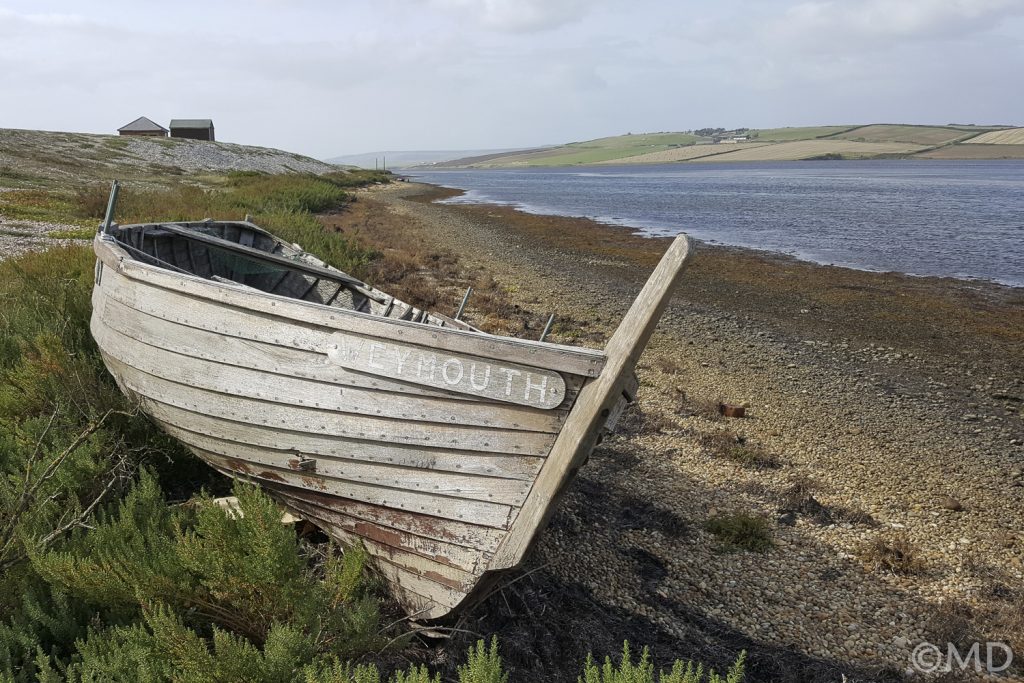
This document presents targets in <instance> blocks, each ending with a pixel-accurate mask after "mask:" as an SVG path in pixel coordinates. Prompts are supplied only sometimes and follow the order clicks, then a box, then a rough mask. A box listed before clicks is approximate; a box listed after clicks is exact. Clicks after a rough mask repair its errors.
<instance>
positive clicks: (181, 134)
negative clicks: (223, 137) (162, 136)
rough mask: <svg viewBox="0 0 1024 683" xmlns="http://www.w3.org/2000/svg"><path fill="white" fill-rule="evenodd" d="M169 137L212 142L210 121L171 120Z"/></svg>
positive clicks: (211, 122) (211, 123) (211, 124)
mask: <svg viewBox="0 0 1024 683" xmlns="http://www.w3.org/2000/svg"><path fill="white" fill-rule="evenodd" d="M171 137H172V138H188V139H190V140H210V141H211V142H212V141H213V140H214V137H213V121H212V120H211V119H171Z"/></svg>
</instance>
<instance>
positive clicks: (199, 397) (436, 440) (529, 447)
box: [103, 353, 554, 456]
mask: <svg viewBox="0 0 1024 683" xmlns="http://www.w3.org/2000/svg"><path fill="white" fill-rule="evenodd" d="M103 358H104V361H105V362H106V364H107V368H108V369H110V371H111V373H112V374H113V375H114V376H115V377H116V378H117V379H118V380H119V381H120V382H121V383H122V384H123V385H124V386H125V387H127V388H128V389H130V390H131V391H132V392H134V393H135V394H138V395H139V396H143V397H147V398H150V399H153V400H155V401H159V402H160V403H167V404H170V405H173V406H177V407H179V408H184V409H186V410H190V411H192V412H196V413H203V414H206V415H211V416H214V417H219V418H222V419H224V420H231V421H234V422H243V423H250V424H257V425H263V426H265V427H276V428H279V429H284V430H292V431H298V432H309V433H313V434H317V433H319V434H324V435H333V436H343V437H349V438H352V439H361V440H363V441H379V442H382V443H405V444H412V445H419V446H431V447H437V448H448V449H456V450H469V451H483V452H488V453H508V454H513V455H541V456H543V455H547V453H548V451H549V450H550V449H551V444H552V443H553V442H554V435H553V434H543V433H540V432H520V431H512V430H507V429H493V428H487V427H468V426H464V425H441V424H431V423H425V422H420V421H418V420H393V419H388V418H380V417H368V416H365V415H352V414H349V413H337V412H332V411H326V410H320V409H319V408H308V407H305V406H290V405H284V404H281V403H273V402H271V401H263V400H259V399H251V398H247V397H244V396H232V395H229V394H222V393H218V392H214V391H208V390H206V389H199V388H196V387H191V386H188V385H186V384H179V383H177V382H171V381H169V380H165V379H163V378H161V377H156V376H155V375H150V374H147V373H145V372H142V371H141V370H138V369H137V368H132V367H130V366H128V365H125V364H124V363H121V362H120V361H118V360H117V359H116V358H114V357H112V356H110V355H109V354H107V353H103Z"/></svg>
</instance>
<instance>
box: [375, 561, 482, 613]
mask: <svg viewBox="0 0 1024 683" xmlns="http://www.w3.org/2000/svg"><path fill="white" fill-rule="evenodd" d="M374 568H375V569H376V570H377V571H379V572H380V573H381V575H382V576H383V577H384V578H385V579H386V580H387V581H389V582H390V583H391V584H393V585H395V586H399V587H401V588H402V589H404V590H406V591H410V592H412V593H413V594H414V595H416V596H419V597H422V598H426V599H427V600H428V601H430V604H429V605H427V604H424V605H422V606H421V609H422V608H429V609H427V610H426V611H425V612H424V613H422V614H420V615H419V618H423V619H437V618H438V617H441V616H444V615H445V614H448V613H449V612H451V611H452V610H454V609H455V608H456V607H458V606H459V603H461V602H462V601H463V600H465V599H466V591H461V590H455V589H454V588H451V587H449V586H445V585H443V584H441V583H438V582H437V581H434V580H432V579H430V578H428V577H425V576H422V575H419V574H416V573H414V572H411V571H409V570H408V569H404V568H403V567H399V566H396V565H393V564H391V563H390V562H387V561H384V560H380V559H379V558H378V561H377V562H375V563H374Z"/></svg>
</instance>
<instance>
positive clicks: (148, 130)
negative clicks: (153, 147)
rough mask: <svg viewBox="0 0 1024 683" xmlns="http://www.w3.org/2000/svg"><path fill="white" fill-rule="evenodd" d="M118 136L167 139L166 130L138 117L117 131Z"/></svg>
mask: <svg viewBox="0 0 1024 683" xmlns="http://www.w3.org/2000/svg"><path fill="white" fill-rule="evenodd" d="M117 133H118V135H149V136H152V137H157V138H165V137H167V129H166V128H164V127H163V126H161V125H160V124H159V123H156V122H154V121H152V120H151V119H148V118H146V117H145V116H140V117H139V118H137V119H135V120H134V121H132V122H131V123H129V124H126V125H124V126H121V127H120V128H118V129H117Z"/></svg>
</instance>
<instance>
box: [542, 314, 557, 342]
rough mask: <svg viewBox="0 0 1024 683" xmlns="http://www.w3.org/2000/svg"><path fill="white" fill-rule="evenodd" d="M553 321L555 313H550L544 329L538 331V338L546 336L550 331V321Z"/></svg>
mask: <svg viewBox="0 0 1024 683" xmlns="http://www.w3.org/2000/svg"><path fill="white" fill-rule="evenodd" d="M553 322H555V314H554V313H552V314H551V315H550V316H548V324H547V325H545V326H544V331H543V332H541V333H540V340H541V341H544V339H546V338H547V336H548V332H550V331H551V323H553Z"/></svg>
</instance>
